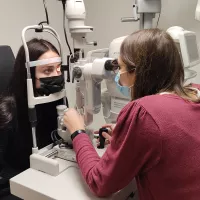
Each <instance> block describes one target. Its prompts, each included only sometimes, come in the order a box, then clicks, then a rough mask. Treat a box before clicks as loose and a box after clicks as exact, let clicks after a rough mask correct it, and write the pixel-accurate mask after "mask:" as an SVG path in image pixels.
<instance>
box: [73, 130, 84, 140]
mask: <svg viewBox="0 0 200 200" xmlns="http://www.w3.org/2000/svg"><path fill="white" fill-rule="evenodd" d="M80 133H86V132H85V130H77V131H75V132H74V133H72V134H71V139H72V141H73V139H74V138H75V137H76V136H77V135H79V134H80Z"/></svg>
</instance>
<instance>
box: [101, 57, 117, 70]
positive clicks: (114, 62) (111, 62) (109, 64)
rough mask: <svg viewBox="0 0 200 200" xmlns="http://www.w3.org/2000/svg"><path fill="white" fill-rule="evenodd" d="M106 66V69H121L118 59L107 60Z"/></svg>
mask: <svg viewBox="0 0 200 200" xmlns="http://www.w3.org/2000/svg"><path fill="white" fill-rule="evenodd" d="M104 66H105V70H107V71H116V70H118V69H119V64H118V61H117V59H114V60H107V61H106V62H105V65H104Z"/></svg>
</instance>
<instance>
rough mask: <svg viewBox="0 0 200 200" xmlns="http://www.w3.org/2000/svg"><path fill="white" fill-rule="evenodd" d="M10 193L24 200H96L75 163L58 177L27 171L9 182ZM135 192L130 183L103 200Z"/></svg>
mask: <svg viewBox="0 0 200 200" xmlns="http://www.w3.org/2000/svg"><path fill="white" fill-rule="evenodd" d="M10 187H11V193H12V194H13V195H15V196H18V197H20V198H22V199H25V200H36V199H37V200H47V199H48V200H52V199H56V200H66V199H70V200H89V199H92V200H98V199H100V198H97V197H96V196H95V195H93V194H92V193H91V191H90V190H89V188H88V186H87V185H86V183H85V182H84V180H83V178H82V176H81V174H80V171H79V168H78V166H77V164H76V163H73V162H69V167H68V168H67V169H66V170H65V171H64V172H62V173H61V174H60V175H58V176H51V175H48V174H45V173H43V172H40V171H37V170H34V169H31V168H30V169H28V170H26V171H24V172H22V173H21V174H19V175H17V176H16V177H14V178H12V179H11V180H10ZM135 190H136V185H135V182H131V183H130V184H129V185H128V186H127V187H126V188H124V189H123V190H122V191H120V192H118V193H116V194H114V195H112V197H109V198H101V199H104V200H111V199H114V200H123V199H126V198H127V197H128V196H129V194H130V193H131V192H132V191H135Z"/></svg>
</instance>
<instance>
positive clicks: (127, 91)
mask: <svg viewBox="0 0 200 200" xmlns="http://www.w3.org/2000/svg"><path fill="white" fill-rule="evenodd" d="M124 73H125V72H124ZM119 79H120V72H118V73H117V75H116V76H115V83H116V85H117V89H118V90H119V91H120V92H121V93H122V94H123V95H124V96H125V97H129V98H130V97H131V87H133V86H130V87H128V86H121V85H120V83H119Z"/></svg>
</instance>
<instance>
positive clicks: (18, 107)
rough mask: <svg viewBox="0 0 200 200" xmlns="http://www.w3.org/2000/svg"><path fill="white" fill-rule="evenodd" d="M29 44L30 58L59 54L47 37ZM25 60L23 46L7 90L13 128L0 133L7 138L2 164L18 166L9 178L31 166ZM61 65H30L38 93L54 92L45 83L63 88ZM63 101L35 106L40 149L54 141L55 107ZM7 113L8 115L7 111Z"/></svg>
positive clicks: (30, 133)
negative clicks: (52, 135)
mask: <svg viewBox="0 0 200 200" xmlns="http://www.w3.org/2000/svg"><path fill="white" fill-rule="evenodd" d="M27 46H28V49H29V56H30V61H37V60H44V59H51V58H57V57H60V55H59V52H58V50H57V49H56V48H55V47H54V46H53V45H52V44H51V43H50V42H48V41H46V40H43V39H37V38H34V39H32V40H30V41H29V42H27ZM25 62H26V59H25V51H24V47H23V46H21V48H20V49H19V52H18V54H17V57H16V61H15V66H14V72H13V76H12V79H11V82H10V86H9V89H8V94H9V97H6V98H7V100H8V99H10V100H12V103H11V104H10V107H9V106H8V108H7V109H9V113H10V115H7V117H10V118H9V127H11V129H12V130H10V129H9V128H8V130H7V131H6V132H5V133H4V134H2V135H1V136H0V137H1V138H0V139H1V142H3V141H6V142H3V144H4V155H3V156H1V155H0V163H4V162H6V163H7V164H6V165H4V166H3V168H4V170H5V171H6V170H8V169H9V167H8V166H11V167H12V168H13V169H15V170H14V171H15V173H13V172H10V171H8V174H9V175H8V176H5V177H8V179H7V180H9V178H11V177H13V175H15V174H16V173H18V172H22V171H24V170H26V169H27V168H29V166H30V165H29V156H30V155H31V153H32V146H33V145H32V144H33V142H32V130H31V125H30V122H29V116H28V100H27V69H26V66H25ZM60 67H61V63H51V64H45V65H41V66H35V67H31V69H30V70H31V71H30V72H31V78H32V81H33V91H34V94H35V96H43V95H49V94H50V93H53V92H52V91H48V89H49V88H48V87H46V88H45V87H44V86H45V84H47V85H48V84H50V85H52V84H55V86H56V87H55V88H56V91H54V92H58V91H60V90H61V89H62V88H63V85H64V78H63V75H62V73H61V70H60ZM51 83H52V84H51ZM61 104H63V99H60V100H58V101H54V102H51V103H46V104H41V105H36V113H37V126H36V135H37V144H38V147H39V148H42V147H45V146H47V145H49V144H51V143H52V139H51V133H52V131H54V130H56V129H57V111H56V106H57V105H61ZM2 108H3V107H2ZM4 113H5V115H6V113H8V112H4ZM11 116H13V118H11ZM1 119H4V120H5V123H4V124H6V122H7V121H8V120H7V121H6V118H5V117H3V116H2V118H1ZM7 124H8V122H7ZM4 126H5V125H4ZM7 126H8V125H7ZM2 128H3V127H2ZM3 129H4V128H3Z"/></svg>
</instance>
